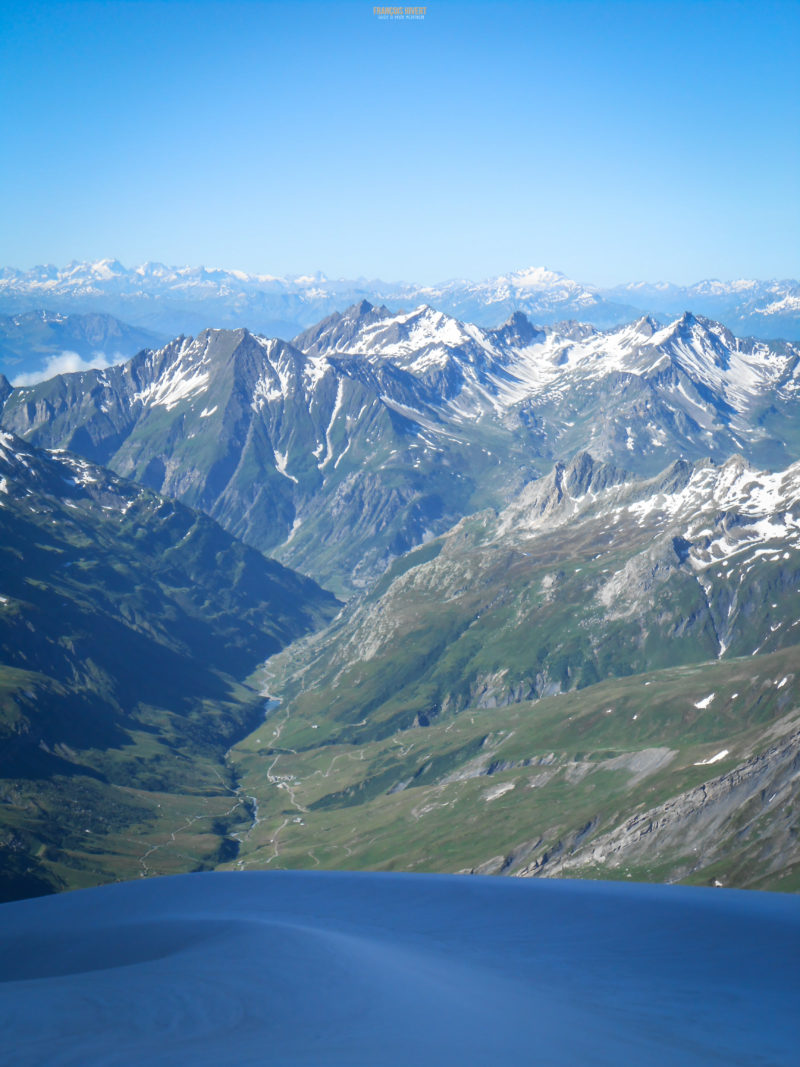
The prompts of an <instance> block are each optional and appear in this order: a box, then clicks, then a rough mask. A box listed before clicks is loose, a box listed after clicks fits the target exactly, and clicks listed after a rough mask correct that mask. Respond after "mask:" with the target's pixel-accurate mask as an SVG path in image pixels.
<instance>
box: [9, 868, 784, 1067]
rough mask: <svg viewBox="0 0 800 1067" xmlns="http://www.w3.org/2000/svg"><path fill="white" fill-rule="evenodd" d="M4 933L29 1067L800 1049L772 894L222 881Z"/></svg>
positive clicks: (698, 1056)
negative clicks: (38, 1066)
mask: <svg viewBox="0 0 800 1067" xmlns="http://www.w3.org/2000/svg"><path fill="white" fill-rule="evenodd" d="M0 919H1V920H2V925H1V926H0V1026H2V1032H3V1048H4V1052H2V1053H0V1060H2V1062H4V1063H14V1064H15V1065H17V1067H22V1065H25V1064H43V1063H47V1064H49V1065H56V1064H76V1065H77V1064H81V1065H88V1064H104V1065H105V1064H131V1065H132V1064H142V1063H147V1064H149V1065H153V1064H179V1063H191V1064H234V1063H235V1064H262V1063H264V1064H266V1063H274V1064H281V1065H285V1064H320V1065H322V1064H347V1065H351V1064H364V1065H366V1064H369V1065H371V1067H375V1065H382V1064H401V1063H402V1064H408V1063H414V1064H437V1065H438V1064H451V1063H459V1064H490V1063H502V1062H509V1061H510V1059H511V1058H512V1057H513V1059H514V1061H516V1062H519V1063H524V1064H531V1063H542V1064H578V1063H592V1064H622V1063H632V1064H633V1063H638V1064H665V1065H666V1064H670V1065H674V1064H678V1063H680V1064H709V1063H725V1064H748V1065H749V1064H756V1063H758V1064H787V1065H788V1064H790V1063H795V1062H796V1058H795V1057H796V1055H797V1041H798V1039H800V995H799V993H800V970H798V966H797V962H798V959H800V902H798V900H797V899H796V898H793V897H790V896H781V895H777V894H770V893H745V892H737V891H734V890H718V891H714V890H705V889H692V888H685V887H674V886H654V885H632V884H615V883H602V882H568V881H562V882H540V881H531V882H527V881H526V882H521V881H517V880H501V879H490V878H474V877H473V878H468V877H456V876H438V875H410V874H403V875H392V874H336V873H319V874H314V873H300V872H297V873H295V872H274V873H266V872H258V873H244V874H230V873H228V874H220V873H217V874H190V875H182V876H179V877H173V878H161V879H150V880H147V881H139V882H128V883H122V884H118V885H113V886H106V887H104V888H100V889H90V890H83V891H79V892H73V893H68V894H64V895H61V896H55V897H47V898H39V899H35V900H26V901H20V902H16V903H12V904H6V905H3V906H2V908H0ZM6 1057H7V1058H6Z"/></svg>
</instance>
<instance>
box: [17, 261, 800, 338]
mask: <svg viewBox="0 0 800 1067" xmlns="http://www.w3.org/2000/svg"><path fill="white" fill-rule="evenodd" d="M360 300H368V301H369V302H370V303H374V304H381V303H385V304H387V306H389V307H391V308H392V309H393V310H395V311H400V310H406V311H408V310H411V309H412V308H414V307H416V306H418V305H419V304H422V303H425V304H429V305H430V306H431V307H433V308H435V309H437V310H439V311H443V312H446V313H447V314H449V315H452V316H454V317H456V318H459V319H463V320H466V321H469V322H473V323H477V324H479V325H482V326H487V327H492V326H499V325H500V324H501V323H502V322H503V321H504V320H505V319H507V318H508V316H509V315H511V314H512V313H513V312H514V311H522V312H524V313H525V314H526V315H527V316H528V317H529V318H530V319H531V320H532V321H533V322H535V323H537V324H540V325H549V324H552V323H555V322H558V321H563V320H566V319H573V320H577V321H580V322H591V323H592V324H594V325H595V326H600V327H608V326H614V325H619V324H622V323H624V322H630V321H632V320H633V319H636V318H638V317H640V316H641V315H642V314H652V315H655V316H656V317H660V316H666V317H668V318H671V317H674V316H675V315H680V314H681V313H682V312H684V311H692V312H693V313H694V314H697V315H704V316H706V317H709V318H712V319H715V320H717V321H720V322H723V323H724V324H725V325H726V326H728V328H729V329H731V330H733V331H734V332H736V333H737V334H740V335H752V336H754V337H760V338H764V339H779V338H785V339H789V340H800V283H798V282H797V281H796V280H785V281H777V280H773V281H756V280H740V281H733V282H720V281H703V282H699V283H697V284H696V285H692V286H676V285H671V284H668V283H663V284H656V285H651V284H648V283H644V282H633V283H630V284H627V285H621V286H617V287H616V288H613V289H599V288H596V287H593V286H588V285H582V284H580V283H578V282H575V281H573V280H572V279H570V278H567V277H565V276H564V275H563V274H560V273H558V272H557V271H552V270H548V269H546V268H543V267H531V268H528V269H525V270H519V271H515V272H512V273H509V274H505V275H501V276H499V277H497V278H491V279H488V280H486V281H483V282H472V281H466V280H460V279H459V280H453V281H448V282H444V283H442V284H440V285H433V286H421V285H414V284H410V283H390V282H383V281H380V280H371V279H365V278H359V279H331V278H327V277H325V276H324V275H323V274H319V273H317V274H311V275H302V276H298V277H294V278H291V277H278V276H273V275H268V274H247V273H245V272H243V271H236V270H211V269H206V268H204V267H167V266H164V265H163V264H161V263H145V264H143V265H141V266H139V267H134V268H126V267H124V266H123V265H122V264H121V263H119V262H118V261H117V260H111V259H104V260H100V261H98V262H96V263H79V262H74V263H71V264H69V265H68V266H67V267H64V268H57V267H53V266H42V267H35V268H33V269H32V270H29V271H21V270H15V269H13V268H10V267H5V268H3V269H1V270H0V312H4V313H5V314H8V315H18V314H19V313H21V312H29V311H35V310H41V309H47V310H49V311H54V312H60V313H65V314H74V313H82V314H86V313H98V312H102V313H103V314H110V315H114V316H116V317H117V318H119V319H121V320H123V321H125V322H129V323H133V324H135V325H136V326H137V327H139V328H145V329H148V330H151V331H154V332H156V333H158V334H160V335H166V336H174V335H176V334H179V333H187V334H196V333H198V332H200V331H201V330H203V329H205V328H207V327H210V326H215V327H241V326H247V327H248V328H249V329H251V330H254V331H256V332H258V333H266V334H269V335H271V336H279V337H284V338H288V337H292V336H294V335H295V334H297V333H298V332H300V331H301V330H303V329H305V328H307V327H309V326H311V325H313V324H314V323H315V322H318V321H319V320H320V319H321V318H323V317H324V316H325V315H329V314H331V313H332V312H334V311H341V310H342V309H343V308H345V307H346V306H348V305H349V304H352V303H356V302H358V301H360ZM130 354H132V353H130Z"/></svg>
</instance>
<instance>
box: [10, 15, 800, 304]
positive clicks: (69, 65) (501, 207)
mask: <svg viewBox="0 0 800 1067" xmlns="http://www.w3.org/2000/svg"><path fill="white" fill-rule="evenodd" d="M797 11H798V9H797V5H796V4H794V3H788V2H782V0H771V2H769V3H762V4H759V5H755V4H751V3H741V4H730V3H722V2H716V0H712V2H710V3H703V4H698V3H693V2H689V0H658V2H656V3H647V4H645V3H641V2H636V0H632V2H623V0H613V2H610V3H598V2H595V0H574V2H567V3H555V2H552V0H539V2H536V3H531V4H520V3H499V4H494V3H493V4H491V5H487V4H479V3H475V2H462V3H454V2H450V0H440V2H437V3H435V4H431V5H428V6H427V7H426V9H425V16H424V18H422V19H417V20H412V19H403V20H381V19H379V18H378V17H376V15H375V14H374V12H373V7H372V5H370V4H367V3H352V2H343V3H337V4H321V3H316V2H313V0H309V2H303V3H297V4H293V5H286V4H279V3H273V2H270V0H266V2H246V0H245V2H242V0H238V2H234V3H229V4H220V3H217V2H214V0H192V2H186V3H183V2H178V0H174V2H170V0H160V2H157V0H153V2H150V0H144V2H141V3H136V4H131V3H126V2H122V0H115V2H111V3H99V2H93V0H75V2H70V3H55V2H53V0H40V2H38V3H33V4H28V3H25V4H23V3H22V2H21V0H9V2H8V3H7V4H5V5H4V7H3V11H2V13H1V14H0V29H2V43H1V44H0V58H2V67H3V70H4V77H3V79H2V83H0V101H2V111H3V116H4V117H3V133H4V137H5V143H6V144H7V145H8V146H11V147H10V150H9V151H8V153H7V159H6V163H5V166H4V168H3V173H2V175H0V195H2V197H3V203H4V205H5V211H4V212H3V215H4V218H3V229H4V236H5V241H4V250H3V261H4V263H5V264H7V265H13V266H15V267H18V268H20V269H29V268H31V267H33V266H35V265H38V264H43V263H55V264H66V263H69V262H70V261H72V260H89V261H94V260H99V259H102V258H105V257H108V256H109V255H115V256H118V257H119V259H120V261H121V262H123V263H126V264H139V263H143V262H145V261H148V260H150V261H160V262H163V263H166V264H176V265H181V264H190V265H197V264H206V265H208V266H219V267H224V268H226V269H240V270H244V271H247V272H250V273H270V274H275V275H284V276H286V275H288V276H292V275H299V274H304V273H309V272H314V271H317V270H319V271H321V272H323V273H324V274H325V275H326V276H328V277H330V278H337V277H344V278H358V277H367V278H381V279H385V280H391V281H396V280H400V279H402V280H409V281H413V282H416V283H420V284H433V283H437V282H441V281H443V280H446V279H449V278H455V277H460V278H470V279H475V280H479V279H485V278H488V277H492V276H496V275H498V274H502V273H507V272H508V271H510V270H514V269H519V268H521V267H524V266H527V265H530V264H547V265H548V266H549V267H550V268H551V269H554V270H557V271H560V272H563V273H564V274H566V275H567V276H568V277H571V278H575V279H578V280H580V281H582V282H586V283H588V284H592V285H595V286H598V287H606V286H611V285H615V284H620V283H623V282H628V281H634V280H647V281H671V282H674V283H676V284H691V283H694V282H696V281H698V280H700V279H705V278H719V279H724V280H730V279H735V278H786V277H797V276H798V274H800V262H799V258H798V249H800V196H798V191H799V190H800V179H799V178H798V175H799V174H800V148H799V147H798V144H797V139H796V138H795V137H793V136H791V135H790V134H789V131H793V130H796V129H797V128H798V119H800V106H799V105H798V100H800V91H798V90H800V77H799V76H798V71H797V65H796V62H795V57H796V54H797V49H798V44H800V20H799V19H798V17H797Z"/></svg>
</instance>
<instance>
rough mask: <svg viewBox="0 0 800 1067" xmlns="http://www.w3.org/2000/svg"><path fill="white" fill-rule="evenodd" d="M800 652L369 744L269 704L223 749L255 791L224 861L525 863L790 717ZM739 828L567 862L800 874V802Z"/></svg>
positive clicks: (656, 873) (679, 874)
mask: <svg viewBox="0 0 800 1067" xmlns="http://www.w3.org/2000/svg"><path fill="white" fill-rule="evenodd" d="M796 667H797V650H796V649H795V648H792V649H785V650H782V651H780V652H776V653H773V654H770V655H765V656H760V657H758V659H757V660H753V659H751V658H744V659H735V660H729V661H720V662H714V663H707V664H698V665H693V666H688V667H678V668H667V669H664V670H660V671H655V672H652V673H648V674H646V675H637V676H633V677H628V678H621V679H610V680H607V681H603V682H600V683H598V684H596V685H594V686H591V687H589V688H586V689H584V690H582V691H579V692H574V693H569V694H565V695H560V696H553V697H546V698H544V699H542V700H540V701H538V702H535V703H527V702H525V703H520V704H515V705H511V706H508V707H504V708H494V709H469V710H467V711H465V712H462V713H461V714H460V715H458V716H457V717H455V718H453V719H450V720H449V721H443V722H439V723H436V724H434V725H432V726H429V727H427V728H417V729H413V730H407V731H404V732H403V733H402V734H396V735H393V736H391V737H389V738H386V739H383V740H374V741H372V742H369V743H367V744H364V745H352V744H347V743H335V742H334V743H325V744H320V745H318V746H314V745H313V744H311V743H309V742H306V741H305V738H306V737H307V736H309V735H311V736H313V734H315V733H317V732H319V731H313V730H311V727H312V725H313V724H311V723H308V722H293V721H292V720H287V717H286V715H285V713H284V712H283V711H282V710H281V709H280V708H278V709H277V710H276V711H274V712H273V713H272V716H271V717H270V719H269V720H268V721H267V722H266V723H265V724H264V725H263V726H261V727H260V728H259V729H258V730H257V731H256V732H255V733H254V734H252V735H251V736H250V737H249V738H248V739H247V740H246V741H244V742H242V743H240V744H239V745H238V746H236V748H235V749H234V752H233V759H234V766H235V767H236V770H237V773H238V774H240V775H241V777H242V787H243V791H244V792H246V793H250V794H253V795H254V796H255V797H256V798H257V801H258V813H257V822H256V823H255V825H253V826H252V827H251V829H250V830H249V832H248V833H246V834H245V835H244V836H243V838H242V842H243V848H242V852H241V855H240V857H239V860H238V863H237V864H236V865H237V866H239V867H264V866H268V867H270V866H274V867H316V866H320V867H327V868H334V867H344V868H349V869H358V868H366V869H380V870H389V869H396V870H428V871H459V870H475V869H480V870H486V871H498V870H504V871H506V872H508V873H522V872H523V871H524V870H525V869H526V868H528V873H534V872H532V871H531V870H530V868H531V867H532V866H533V865H534V864H536V863H540V862H541V861H542V860H543V859H544V860H545V868H546V861H547V859H548V857H550V856H552V855H553V854H554V853H560V852H564V851H566V852H569V851H570V850H575V849H576V848H577V847H578V846H579V845H585V844H586V843H587V842H590V841H591V840H592V839H594V838H597V837H598V836H599V835H601V834H602V833H603V832H604V831H608V830H611V829H612V828H614V827H616V826H618V825H619V824H620V823H623V822H624V821H625V820H626V819H628V818H630V816H631V815H634V814H637V813H642V812H645V811H648V810H649V809H651V808H653V807H654V806H656V805H659V804H662V803H664V802H665V801H668V800H669V799H670V798H674V797H676V796H678V795H679V794H681V793H683V792H684V791H686V790H689V789H692V788H693V787H696V786H699V785H700V784H702V783H704V782H708V781H709V780H711V779H713V778H717V777H719V776H722V775H725V774H726V773H728V772H730V771H732V770H733V769H734V768H736V767H738V766H740V765H741V764H743V763H745V762H746V761H747V760H748V758H750V757H751V756H752V755H754V754H756V753H758V752H760V751H762V750H763V749H765V748H766V747H768V744H769V742H770V740H773V741H774V740H775V739H777V738H780V737H781V736H785V735H788V734H790V733H791V732H792V730H793V729H794V730H796V729H797V726H798V724H799V723H798V718H799V717H798V696H799V695H800V693H799V690H800V675H798V673H797V670H796ZM783 679H787V681H784V682H783V684H782V685H781V684H780V683H781V682H782V680H783ZM711 693H714V694H715V695H714V698H713V700H712V701H711V702H710V704H709V705H708V706H707V707H705V708H698V707H697V706H696V705H697V704H698V703H702V702H703V701H704V700H705V699H706V698H707V697H708V696H709V695H710V694H711ZM292 719H293V717H292ZM301 743H302V744H303V747H302V748H298V750H297V751H296V752H293V751H290V748H293V747H294V746H295V744H297V745H299V744H301ZM306 746H307V747H306ZM724 748H726V749H728V750H729V751H728V755H727V756H725V757H724V758H722V759H720V760H718V761H716V762H715V763H714V764H713V766H710V765H708V764H705V765H698V764H700V761H702V760H708V759H709V758H711V757H713V756H714V755H716V754H718V753H719V752H720V751H722V749H724ZM795 795H796V794H795ZM787 826H788V830H787ZM742 830H743V827H742V825H741V824H740V823H737V820H736V817H735V816H733V817H731V818H730V819H729V820H728V821H727V822H726V821H723V823H722V824H721V826H720V827H719V829H718V831H717V834H716V837H715V840H713V841H706V842H705V845H704V847H703V848H702V849H701V850H700V851H699V852H695V851H694V848H695V844H694V843H693V842H692V843H689V837H688V835H687V838H686V840H687V846H686V850H685V851H681V849H680V848H677V849H672V850H671V851H670V852H669V853H668V854H658V855H655V856H645V857H644V858H643V859H640V860H639V861H638V862H635V863H634V862H631V863H628V862H626V861H625V859H624V857H622V858H621V859H620V860H619V862H617V860H616V859H615V860H613V861H610V862H609V863H608V864H605V865H599V866H598V865H597V864H596V863H588V862H586V863H583V864H582V865H580V864H579V865H577V866H575V867H574V868H572V869H570V871H569V872H568V873H570V874H571V875H573V876H575V875H578V876H581V875H585V876H593V877H598V876H600V877H612V878H615V877H626V876H627V877H633V878H637V879H643V880H661V879H666V880H683V881H693V882H698V881H699V882H709V881H711V880H712V879H717V880H720V881H724V882H725V884H733V885H742V886H746V885H751V886H759V887H763V888H768V887H771V888H800V843H798V840H797V833H798V830H800V807H798V806H797V805H796V804H789V805H786V804H783V805H781V806H780V809H778V808H775V807H773V808H771V809H770V808H769V806H768V805H767V806H766V807H765V808H764V810H763V811H759V812H757V813H755V815H754V816H753V818H752V819H751V820H750V821H749V822H748V824H747V826H746V827H744V832H742ZM787 832H788V834H789V839H790V841H793V842H794V843H793V845H791V846H788V852H787V845H786V842H785V840H784V837H785V836H786V833H787ZM772 840H774V841H775V842H776V850H777V849H778V847H780V855H778V854H777V851H776V854H774V855H770V852H769V847H768V846H769V843H770V841H772ZM535 873H548V872H547V870H546V869H543V870H542V871H541V872H535Z"/></svg>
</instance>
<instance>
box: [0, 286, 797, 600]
mask: <svg viewBox="0 0 800 1067" xmlns="http://www.w3.org/2000/svg"><path fill="white" fill-rule="evenodd" d="M798 374H800V349H799V348H798V346H796V345H791V344H777V343H770V344H768V343H765V342H759V341H752V340H740V339H737V338H734V337H733V335H731V334H730V333H729V331H727V330H725V328H724V327H721V326H719V325H718V324H715V323H710V322H707V321H705V320H701V319H697V318H695V317H694V316H690V315H684V316H682V317H681V318H680V319H678V320H676V321H675V322H674V323H672V324H670V325H669V326H667V327H661V328H660V327H658V325H657V324H656V323H654V322H653V321H652V320H649V319H646V318H645V319H641V320H639V321H638V322H637V323H635V324H633V325H631V326H624V327H620V328H617V329H613V330H609V331H598V330H596V329H594V328H593V327H591V326H586V325H583V326H579V325H576V324H566V325H561V326H554V327H548V328H546V329H541V328H538V327H534V326H533V325H532V324H531V323H530V322H529V321H528V320H527V319H526V318H525V317H524V316H523V315H522V314H521V313H516V314H515V315H514V316H512V318H511V319H510V320H509V321H508V322H507V323H506V324H505V325H504V326H503V327H501V328H499V329H496V330H484V329H482V328H480V327H477V326H475V325H472V324H468V323H461V322H459V321H458V320H456V319H453V318H450V317H449V316H446V315H444V314H443V313H441V312H437V311H434V310H433V309H432V308H430V307H425V306H423V307H420V308H418V309H416V310H415V311H413V312H411V313H409V314H403V315H395V314H393V313H392V312H390V311H388V310H387V309H386V308H374V307H373V306H372V305H370V304H369V303H367V302H361V303H360V304H358V305H354V306H353V307H352V308H350V309H348V310H347V311H346V312H344V313H336V314H334V315H332V316H330V317H329V318H328V319H326V320H324V321H323V322H321V323H320V324H318V326H317V327H315V328H314V329H313V330H310V331H306V332H304V333H303V334H300V335H298V337H296V338H295V339H294V341H293V342H291V343H290V342H285V341H281V340H278V339H274V338H273V339H267V338H263V337H259V336H257V335H254V334H251V333H249V331H247V330H237V331H225V330H206V331H203V332H202V333H201V334H199V335H198V336H197V337H196V338H194V339H192V338H184V337H181V338H178V339H176V340H175V341H173V342H171V343H170V344H169V345H167V346H165V347H164V348H162V349H159V350H146V351H144V352H142V353H140V354H138V355H137V356H136V357H134V358H133V359H132V360H129V361H128V362H127V363H126V364H123V365H120V366H116V367H111V368H107V369H104V370H95V371H86V372H82V373H80V374H72V375H61V376H59V377H57V378H54V379H52V380H51V381H49V382H44V383H40V384H39V385H35V386H29V387H25V388H20V389H13V390H10V389H9V387H8V386H7V385H6V386H5V388H4V394H5V399H4V403H3V410H2V416H1V417H0V419H1V421H2V425H3V426H5V427H6V428H8V429H10V430H12V431H13V432H15V433H18V434H20V435H22V436H24V437H26V438H27V439H29V440H31V441H34V442H36V443H38V444H40V445H43V446H45V447H67V448H70V449H72V450H75V451H78V452H81V453H82V454H84V455H85V456H86V457H87V458H88V459H90V460H92V461H93V462H99V463H103V464H107V465H109V466H111V467H112V468H113V469H114V470H115V471H117V472H118V473H119V474H121V475H123V476H125V477H131V478H134V479H136V480H138V481H140V482H141V483H142V484H144V485H147V486H149V487H151V488H153V489H155V490H156V491H158V492H161V493H163V494H166V495H168V496H172V497H175V498H178V499H181V500H183V501H184V502H185V503H187V504H189V505H190V506H192V507H198V508H201V509H202V510H205V511H207V512H208V513H209V514H210V515H211V516H212V517H214V518H215V519H217V520H218V521H220V522H221V523H222V524H223V525H224V526H225V527H226V528H227V529H228V530H230V531H231V532H232V533H233V534H234V535H236V536H237V537H241V538H243V539H244V540H246V541H247V542H248V543H251V544H253V545H254V546H255V547H256V548H258V549H259V550H262V551H269V552H270V553H272V554H274V555H276V556H277V557H278V558H280V559H282V560H284V561H285V562H286V563H287V564H289V565H291V566H293V567H296V568H299V569H301V570H304V571H306V572H307V573H311V574H312V575H313V576H314V577H315V578H317V580H319V581H321V582H323V584H324V583H326V582H327V583H332V587H333V588H335V589H337V590H339V591H340V592H345V593H346V592H348V591H352V590H353V589H354V588H365V587H366V586H367V585H368V584H369V583H370V582H371V581H373V580H374V579H375V577H377V576H378V575H379V574H380V573H381V572H382V570H383V569H385V567H386V565H387V564H388V563H389V562H390V561H391V559H392V558H393V557H396V556H399V555H402V553H403V552H405V551H407V550H409V549H410V548H413V547H414V546H415V545H417V544H420V543H421V542H423V541H424V540H426V539H429V538H430V537H431V536H434V535H436V534H438V533H441V532H442V531H443V530H445V529H447V527H448V526H450V525H452V523H453V522H455V521H457V520H458V519H459V518H460V517H462V516H464V515H467V514H469V513H470V512H472V511H475V510H476V509H479V508H481V507H484V506H486V505H491V506H494V507H499V506H502V505H503V504H504V502H505V501H506V500H507V499H508V497H509V496H510V495H511V494H512V493H513V492H515V491H516V490H517V489H518V488H519V487H520V485H521V484H522V483H524V482H525V481H526V480H530V479H532V478H535V477H536V476H538V475H539V474H540V473H541V472H542V471H543V470H545V469H548V468H549V467H550V466H551V465H552V463H553V461H554V460H558V459H560V458H562V457H563V458H568V457H570V456H572V455H574V454H575V453H576V452H578V451H580V450H589V451H591V452H592V453H593V454H594V455H595V456H597V457H598V458H599V459H603V460H605V461H607V462H609V463H612V464H613V463H616V464H617V465H620V466H624V467H627V468H630V469H632V470H634V471H635V472H639V473H643V474H654V473H655V472H656V471H658V470H659V469H661V468H663V466H664V465H665V464H666V463H668V462H669V461H670V459H672V458H673V457H674V456H676V455H681V456H685V457H686V458H687V459H689V460H695V459H699V458H701V457H704V456H708V455H709V454H711V455H715V456H725V455H729V454H732V453H734V452H741V453H743V454H744V455H745V456H746V457H747V458H748V459H750V460H752V461H754V462H756V463H757V464H760V465H766V466H771V467H774V468H779V467H781V466H785V465H786V463H787V462H790V461H792V460H793V459H795V458H797V457H798V456H800V434H798V431H797V419H796V410H797V404H798V382H799V381H800V379H799V378H798Z"/></svg>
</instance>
